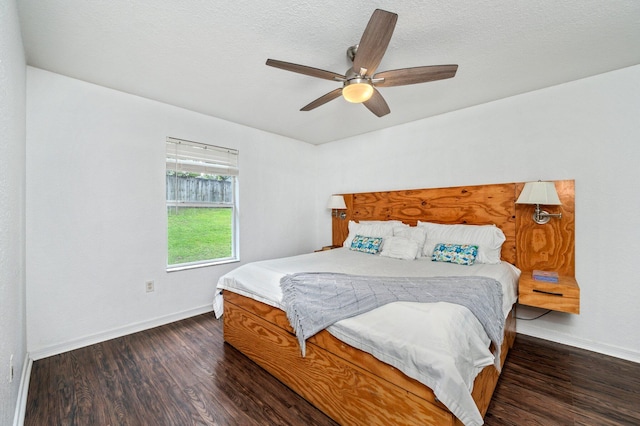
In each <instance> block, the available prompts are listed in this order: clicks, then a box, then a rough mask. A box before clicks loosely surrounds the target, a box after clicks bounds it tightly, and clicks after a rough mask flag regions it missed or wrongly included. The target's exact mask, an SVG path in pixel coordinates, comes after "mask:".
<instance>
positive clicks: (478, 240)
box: [418, 221, 507, 263]
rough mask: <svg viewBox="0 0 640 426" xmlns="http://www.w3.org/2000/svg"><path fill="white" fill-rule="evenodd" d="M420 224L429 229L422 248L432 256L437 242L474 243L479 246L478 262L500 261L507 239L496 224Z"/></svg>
mask: <svg viewBox="0 0 640 426" xmlns="http://www.w3.org/2000/svg"><path fill="white" fill-rule="evenodd" d="M418 226H419V227H421V228H424V229H425V230H426V231H427V241H426V242H425V244H424V248H423V250H422V252H423V254H424V255H425V256H428V257H431V255H432V254H433V249H434V248H435V246H436V244H439V243H445V244H473V245H477V246H478V256H477V257H476V263H500V251H501V249H502V243H504V241H505V240H506V239H507V238H506V237H505V236H504V233H503V232H502V230H501V229H500V228H498V227H497V226H495V225H462V224H460V225H442V224H439V223H431V222H420V221H418Z"/></svg>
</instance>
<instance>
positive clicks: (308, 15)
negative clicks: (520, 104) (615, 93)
mask: <svg viewBox="0 0 640 426" xmlns="http://www.w3.org/2000/svg"><path fill="white" fill-rule="evenodd" d="M18 7H19V12H20V19H21V26H22V34H23V41H24V46H25V51H26V56H27V62H28V64H29V65H32V66H34V67H38V68H42V69H45V70H49V71H53V72H56V73H59V74H63V75H67V76H70V77H74V78H77V79H80V80H85V81H88V82H91V83H96V84H99V85H102V86H105V87H110V88H113V89H117V90H120V91H123V92H127V93H131V94H135V95H139V96H143V97H146V98H149V99H155V100H158V101H162V102H165V103H168V104H172V105H176V106H180V107H183V108H187V109H189V110H193V111H198V112H201V113H204V114H207V115H211V116H214V117H219V118H222V119H225V120H228V121H232V122H236V123H240V124H244V125H247V126H250V127H254V128H257V129H262V130H265V131H268V132H272V133H277V134H281V135H285V136H288V137H292V138H295V139H298V140H301V141H305V142H308V143H312V144H320V143H324V142H329V141H334V140H339V139H343V138H346V137H349V136H354V135H358V134H362V133H366V132H370V131H374V130H378V129H382V128H386V127H391V126H394V125H398V124H401V123H406V122H410V121H414V120H418V119H421V118H425V117H429V116H433V115H437V114H441V113H445V112H448V111H453V110H457V109H461V108H465V107H468V106H472V105H477V104H481V103H485V102H490V101H493V100H496V99H500V98H504V97H508V96H512V95H516V94H519V93H524V92H528V91H531V90H536V89H540V88H544V87H548V86H553V85H556V84H560V83H564V82H567V81H571V80H576V79H579V78H583V77H588V76H592V75H595V74H600V73H603V72H607V71H611V70H615V69H619V68H624V67H627V66H631V65H637V64H639V63H640V1H638V0H598V1H596V0H563V1H558V0H527V1H524V0H516V1H513V0H476V1H469V0H446V1H445V0H432V1H420V0H410V1H406V0H405V1H399V0H396V1H368V2H364V1H351V2H345V1H344V0H340V1H338V0H325V1H321V2H318V1H308V0H302V1H300V0H298V1H295V2H294V1H292V2H284V1H282V0H261V1H257V0H237V1H234V2H222V1H205V0H183V1H176V0H136V1H132V0H47V1H42V0H18ZM376 8H381V9H384V10H388V11H391V12H395V13H397V14H398V15H399V18H398V23H397V25H396V29H395V32H394V34H393V38H392V39H391V43H390V44H389V48H388V50H387V53H386V55H385V57H384V58H383V60H382V63H381V64H380V67H379V68H378V71H385V70H390V69H397V68H406V67H413V66H422V65H439V64H450V63H453V64H458V65H459V69H458V73H457V75H456V77H455V78H453V79H448V80H442V81H436V82H430V83H424V84H419V85H412V86H404V87H387V88H381V89H380V92H381V93H382V95H383V96H384V97H385V99H386V101H387V103H388V104H389V107H390V108H391V114H389V115H387V116H384V117H382V118H377V117H376V116H374V115H373V114H371V113H370V112H369V111H368V110H367V109H366V108H365V107H364V106H362V105H354V104H349V103H347V102H346V101H344V100H343V99H341V98H339V99H336V100H334V101H332V102H330V103H328V104H326V105H323V106H321V107H319V108H317V109H315V110H313V111H310V112H300V111H299V109H300V108H301V107H302V106H304V105H306V104H307V103H309V102H311V101H312V100H314V99H316V98H317V97H319V96H321V95H323V94H325V93H327V92H329V91H331V90H333V89H335V88H337V87H340V83H337V82H332V81H327V80H321V79H316V78H312V77H308V76H304V75H300V74H295V73H291V72H287V71H283V70H279V69H276V68H271V67H267V66H265V61H266V59H267V58H273V59H279V60H283V61H288V62H295V63H299V64H303V65H309V66H312V67H316V68H321V69H325V70H329V71H335V72H338V73H340V74H342V73H344V72H345V71H346V69H347V68H348V67H349V66H350V65H349V61H348V59H347V57H346V54H345V52H346V49H347V48H348V47H349V46H351V45H353V44H356V43H358V42H359V40H360V36H361V35H362V32H363V30H364V28H365V26H366V25H367V22H368V20H369V17H370V16H371V13H372V12H373V10H374V9H376Z"/></svg>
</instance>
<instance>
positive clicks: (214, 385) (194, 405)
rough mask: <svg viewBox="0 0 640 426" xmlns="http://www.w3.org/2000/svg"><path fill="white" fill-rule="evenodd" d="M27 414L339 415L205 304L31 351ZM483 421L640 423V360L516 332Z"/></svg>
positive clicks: (112, 417) (171, 421)
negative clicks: (258, 354) (265, 361)
mask: <svg viewBox="0 0 640 426" xmlns="http://www.w3.org/2000/svg"><path fill="white" fill-rule="evenodd" d="M364 423H365V424H366V421H364ZM25 424H26V425H38V426H39V425H243V426H244V425H335V424H336V423H335V422H333V421H332V420H331V419H329V418H328V417H326V416H325V415H323V414H322V413H321V412H319V411H318V410H316V409H315V408H314V407H312V406H311V405H310V404H308V403H307V402H306V401H305V400H303V399H302V398H300V397H299V396H297V395H296V394H294V393H293V392H292V391H290V390H289V389H288V388H287V387H285V386H284V385H282V384H281V383H280V382H278V381H277V380H275V379H274V378H273V377H271V376H270V375H269V374H268V373H266V372H265V371H264V370H262V369H261V368H260V367H258V366H257V365H256V364H254V363H253V362H251V361H249V360H248V359H247V358H246V357H244V356H243V355H241V354H240V353H239V352H238V351H236V350H235V349H234V348H232V347H231V346H229V345H227V344H224V343H223V340H222V322H221V321H217V320H215V319H214V317H213V314H204V315H200V316H197V317H194V318H190V319H187V320H183V321H180V322H176V323H173V324H169V325H166V326H163V327H158V328H155V329H152V330H147V331H144V332H141V333H136V334H132V335H129V336H125V337H121V338H118V339H114V340H110V341H108V342H103V343H99V344H96V345H92V346H89V347H86V348H82V349H78V350H75V351H71V352H67V353H64V354H61V355H56V356H52V357H50V358H46V359H42V360H38V361H36V362H35V363H34V365H33V369H32V373H31V382H30V385H29V395H28V401H27V409H26V418H25ZM485 424H487V425H640V364H636V363H632V362H628V361H622V360H619V359H616V358H611V357H607V356H603V355H599V354H595V353H592V352H588V351H584V350H579V349H575V348H571V347H567V346H563V345H559V344H556V343H551V342H547V341H544V340H539V339H535V338H531V337H527V336H521V335H518V337H517V339H516V343H515V346H514V348H513V349H512V350H511V351H510V352H509V357H508V360H507V365H506V367H505V368H504V370H503V373H502V377H501V379H500V381H499V383H498V387H497V389H496V392H495V394H494V398H493V400H492V403H491V406H490V407H489V412H488V413H487V415H486V418H485Z"/></svg>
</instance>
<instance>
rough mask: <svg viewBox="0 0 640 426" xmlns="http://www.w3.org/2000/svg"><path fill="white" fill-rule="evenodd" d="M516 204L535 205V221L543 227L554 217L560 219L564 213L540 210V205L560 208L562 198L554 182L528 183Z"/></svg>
mask: <svg viewBox="0 0 640 426" xmlns="http://www.w3.org/2000/svg"><path fill="white" fill-rule="evenodd" d="M516 204H535V205H536V209H535V211H534V212H533V220H534V222H535V223H537V224H539V225H543V224H545V223H547V222H549V220H551V218H552V217H557V218H558V219H560V218H561V217H562V213H547V212H546V211H544V210H541V209H540V205H541V204H542V205H546V206H560V205H562V203H561V202H560V198H558V192H557V191H556V186H555V185H554V184H553V182H542V181H538V182H527V183H525V184H524V188H522V192H521V193H520V196H519V197H518V200H517V201H516Z"/></svg>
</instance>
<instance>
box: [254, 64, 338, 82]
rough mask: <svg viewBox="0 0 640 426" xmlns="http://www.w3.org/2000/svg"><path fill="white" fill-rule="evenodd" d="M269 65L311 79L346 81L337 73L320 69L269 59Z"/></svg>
mask: <svg viewBox="0 0 640 426" xmlns="http://www.w3.org/2000/svg"><path fill="white" fill-rule="evenodd" d="M267 65H269V66H270V67H275V68H280V69H283V70H286V71H291V72H297V73H299V74H304V75H310V76H311V77H317V78H323V79H325V80H332V81H335V80H336V78H337V79H339V80H341V81H344V79H345V76H344V75H340V74H336V73H335V72H331V71H325V70H321V69H318V68H313V67H308V66H306V65H298V64H292V63H291V62H284V61H278V60H275V59H267Z"/></svg>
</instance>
